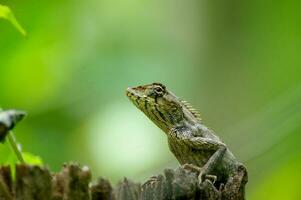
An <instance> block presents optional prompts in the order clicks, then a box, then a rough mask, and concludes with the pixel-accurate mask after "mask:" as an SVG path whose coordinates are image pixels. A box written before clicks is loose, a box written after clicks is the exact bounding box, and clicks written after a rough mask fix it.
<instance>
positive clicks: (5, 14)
mask: <svg viewBox="0 0 301 200" xmlns="http://www.w3.org/2000/svg"><path fill="white" fill-rule="evenodd" d="M0 18H3V19H6V20H8V21H10V22H11V23H12V25H13V26H14V27H15V28H16V29H17V30H18V31H19V32H20V33H21V34H22V35H24V36H26V31H25V30H24V29H23V27H22V26H21V25H20V24H19V22H18V21H17V19H16V17H15V15H14V13H13V12H12V11H11V9H10V8H9V7H7V6H4V5H1V4H0Z"/></svg>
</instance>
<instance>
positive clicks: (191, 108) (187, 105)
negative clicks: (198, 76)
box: [180, 99, 202, 121]
mask: <svg viewBox="0 0 301 200" xmlns="http://www.w3.org/2000/svg"><path fill="white" fill-rule="evenodd" d="M180 101H181V102H182V103H183V105H184V106H185V108H187V109H188V110H189V111H190V113H191V114H192V115H193V116H194V117H195V118H197V119H198V120H200V121H202V118H201V115H200V113H199V112H198V111H197V110H196V109H194V107H193V106H192V105H191V104H190V103H189V102H187V101H185V100H183V99H180Z"/></svg>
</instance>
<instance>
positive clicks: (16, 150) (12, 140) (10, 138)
mask: <svg viewBox="0 0 301 200" xmlns="http://www.w3.org/2000/svg"><path fill="white" fill-rule="evenodd" d="M6 138H7V139H8V143H9V144H10V147H11V148H12V150H13V151H14V153H15V155H16V156H17V158H18V160H19V161H20V163H22V164H24V163H25V161H24V158H23V156H22V152H21V150H20V149H19V147H18V145H17V142H16V139H15V136H14V133H13V132H12V131H9V133H8V134H7V136H6Z"/></svg>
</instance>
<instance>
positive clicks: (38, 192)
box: [0, 163, 246, 200]
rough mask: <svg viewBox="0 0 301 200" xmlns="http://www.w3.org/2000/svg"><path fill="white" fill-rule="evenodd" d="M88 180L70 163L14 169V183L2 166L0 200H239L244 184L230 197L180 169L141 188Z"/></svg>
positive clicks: (229, 192)
mask: <svg viewBox="0 0 301 200" xmlns="http://www.w3.org/2000/svg"><path fill="white" fill-rule="evenodd" d="M238 173H239V172H238ZM237 177H241V175H240V174H238V175H237ZM91 178H92V176H91V172H90V170H89V168H88V167H80V166H79V165H78V164H74V163H71V164H66V165H64V166H63V168H62V170H61V171H60V172H59V173H50V171H49V170H48V169H47V168H45V167H39V166H30V165H17V166H16V177H15V180H13V177H12V174H11V170H10V167H8V166H2V167H0V200H21V199H22V200H154V199H157V200H169V199H170V200H177V199H189V200H194V199H195V200H230V199H231V200H243V199H244V187H245V183H246V181H245V182H244V184H242V185H241V186H240V189H239V190H238V191H237V193H236V194H235V193H234V194H233V190H232V189H231V185H228V186H227V185H226V186H225V187H224V188H223V189H222V190H219V189H217V188H216V186H214V185H213V184H212V183H211V182H210V181H209V180H205V181H204V182H203V183H201V184H199V182H198V178H197V174H196V173H194V172H192V171H189V170H186V169H183V168H182V167H179V168H177V169H175V170H173V169H165V170H164V172H163V174H159V175H158V176H155V177H151V178H150V179H148V180H147V181H146V182H145V183H144V184H140V183H135V182H133V181H131V180H129V179H127V178H124V179H123V180H122V181H120V182H119V183H118V184H117V186H116V187H115V188H113V187H112V185H111V183H110V182H109V181H108V180H106V179H103V178H99V179H97V181H96V182H95V183H91ZM234 178H235V177H234Z"/></svg>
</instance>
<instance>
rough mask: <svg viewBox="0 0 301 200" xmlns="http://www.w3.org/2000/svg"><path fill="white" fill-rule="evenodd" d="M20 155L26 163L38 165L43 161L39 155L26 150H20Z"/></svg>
mask: <svg viewBox="0 0 301 200" xmlns="http://www.w3.org/2000/svg"><path fill="white" fill-rule="evenodd" d="M22 155H23V158H24V160H25V163H26V164H29V165H39V166H42V165H43V161H42V159H41V158H40V157H39V156H36V155H33V154H31V153H28V152H22Z"/></svg>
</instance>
